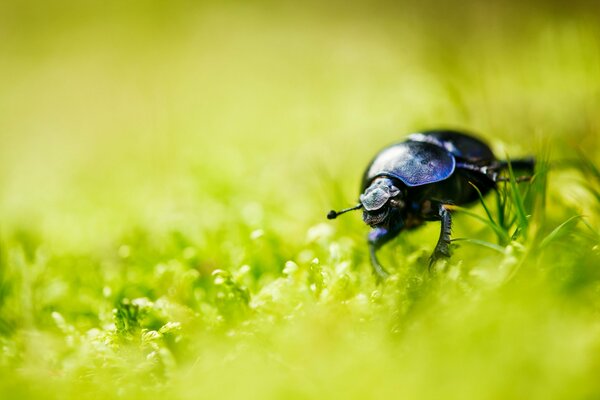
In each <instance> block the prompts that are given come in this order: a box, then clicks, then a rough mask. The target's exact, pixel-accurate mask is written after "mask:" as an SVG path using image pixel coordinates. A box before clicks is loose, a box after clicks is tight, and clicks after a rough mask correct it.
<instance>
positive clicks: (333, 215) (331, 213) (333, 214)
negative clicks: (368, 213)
mask: <svg viewBox="0 0 600 400" xmlns="http://www.w3.org/2000/svg"><path fill="white" fill-rule="evenodd" d="M362 206H363V205H362V203H358V204H357V205H356V206H354V207H350V208H346V209H343V210H341V211H334V210H331V211H329V213H327V219H336V218H337V217H338V215H342V214H344V213H347V212H348V211H354V210H358V209H360V208H362Z"/></svg>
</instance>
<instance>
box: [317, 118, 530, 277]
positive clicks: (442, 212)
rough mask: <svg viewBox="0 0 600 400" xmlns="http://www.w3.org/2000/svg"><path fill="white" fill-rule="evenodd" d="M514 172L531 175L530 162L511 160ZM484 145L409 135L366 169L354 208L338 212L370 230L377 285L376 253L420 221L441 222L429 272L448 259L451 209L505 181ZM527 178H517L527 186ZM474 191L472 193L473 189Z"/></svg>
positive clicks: (448, 134)
mask: <svg viewBox="0 0 600 400" xmlns="http://www.w3.org/2000/svg"><path fill="white" fill-rule="evenodd" d="M510 164H511V165H512V167H513V168H515V169H517V168H518V169H524V170H528V171H530V172H533V168H534V164H535V161H534V159H533V158H524V159H520V160H512V161H511V162H510ZM508 165H509V163H508V162H507V161H500V160H498V159H497V158H496V157H495V156H494V153H492V150H491V149H490V148H489V146H488V145H486V144H485V143H483V142H482V141H481V140H479V139H476V138H474V137H473V136H471V135H468V134H465V133H461V132H456V131H451V130H432V131H425V132H420V133H413V134H411V135H409V136H408V138H407V139H406V140H405V141H404V142H400V143H396V144H392V145H390V146H388V147H386V148H384V149H383V150H381V151H380V152H379V153H378V154H377V155H376V156H375V158H374V159H373V160H372V161H371V163H370V164H369V166H368V167H367V169H366V171H365V173H364V175H363V178H362V183H361V195H360V202H359V203H358V205H356V206H355V207H351V208H348V209H345V210H342V211H339V212H336V211H333V210H332V211H330V212H329V214H327V218H329V219H334V218H336V217H337V216H338V215H340V214H343V213H345V212H348V211H352V210H358V209H361V208H362V209H363V220H364V221H365V223H366V224H367V225H369V226H371V227H372V228H373V230H372V231H371V232H369V236H368V243H369V252H370V256H371V263H372V264H373V271H374V272H375V274H376V275H377V276H378V278H379V279H385V278H387V276H388V275H389V274H388V272H387V271H386V270H385V269H384V268H383V267H382V266H381V264H380V263H379V261H378V260H377V256H376V251H377V250H378V249H379V248H380V247H381V246H382V245H384V244H385V243H387V242H388V241H390V240H391V239H393V238H394V237H396V236H397V235H398V234H399V233H400V231H402V230H403V229H412V228H416V227H417V226H419V225H422V224H423V223H424V222H425V221H441V231H440V237H439V239H438V242H437V245H436V246H435V250H434V251H433V254H432V255H431V257H430V261H429V267H431V266H432V265H433V263H434V262H435V261H436V260H438V259H439V258H441V257H449V256H450V252H449V245H450V233H451V224H452V219H451V216H450V211H451V208H452V205H465V204H469V203H473V202H475V201H477V200H479V194H478V193H477V190H479V192H481V194H482V195H485V194H486V193H487V192H489V191H490V190H492V189H496V187H497V183H498V182H500V181H505V180H507V178H506V177H503V176H501V173H502V171H504V170H506V169H507V168H508ZM528 179H530V177H528V176H524V177H520V178H519V180H528ZM476 188H477V189H476Z"/></svg>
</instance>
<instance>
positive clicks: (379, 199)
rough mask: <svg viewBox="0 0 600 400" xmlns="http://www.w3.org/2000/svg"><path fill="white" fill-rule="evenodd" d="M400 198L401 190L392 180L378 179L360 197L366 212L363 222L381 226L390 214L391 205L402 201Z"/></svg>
mask: <svg viewBox="0 0 600 400" xmlns="http://www.w3.org/2000/svg"><path fill="white" fill-rule="evenodd" d="M400 196H401V191H400V189H398V187H397V186H396V185H394V182H393V181H392V180H391V179H390V178H387V177H379V178H376V179H375V180H373V182H372V183H371V185H370V186H369V187H368V188H367V189H366V190H365V192H364V193H363V194H361V195H360V202H361V204H362V206H363V210H364V211H363V220H364V221H365V222H366V223H367V224H368V225H371V226H375V225H379V224H381V223H382V222H384V221H385V220H386V219H387V217H388V215H389V213H390V208H391V207H390V203H391V202H392V201H396V202H398V201H401V199H399V197H400Z"/></svg>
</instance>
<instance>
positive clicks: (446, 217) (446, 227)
mask: <svg viewBox="0 0 600 400" xmlns="http://www.w3.org/2000/svg"><path fill="white" fill-rule="evenodd" d="M438 216H439V219H440V222H441V229H440V237H439V239H438V242H437V244H436V246H435V250H434V251H433V254H431V257H430V258H429V269H431V267H432V266H433V264H435V262H436V261H437V260H439V259H440V258H442V257H450V235H451V234H452V217H451V215H450V210H449V209H448V206H447V205H446V204H440V206H439V209H438Z"/></svg>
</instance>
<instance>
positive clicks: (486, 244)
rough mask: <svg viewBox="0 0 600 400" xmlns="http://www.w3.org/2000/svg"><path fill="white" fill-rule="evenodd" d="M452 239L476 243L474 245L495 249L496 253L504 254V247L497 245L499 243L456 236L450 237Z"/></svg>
mask: <svg viewBox="0 0 600 400" xmlns="http://www.w3.org/2000/svg"><path fill="white" fill-rule="evenodd" d="M452 241H453V242H467V243H472V244H476V245H478V246H481V247H485V248H488V249H491V250H494V251H497V252H498V253H501V254H504V247H502V246H499V245H497V244H494V243H490V242H487V241H485V240H479V239H469V238H456V239H452Z"/></svg>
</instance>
